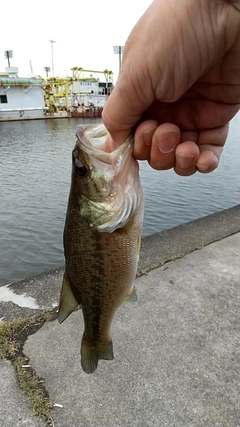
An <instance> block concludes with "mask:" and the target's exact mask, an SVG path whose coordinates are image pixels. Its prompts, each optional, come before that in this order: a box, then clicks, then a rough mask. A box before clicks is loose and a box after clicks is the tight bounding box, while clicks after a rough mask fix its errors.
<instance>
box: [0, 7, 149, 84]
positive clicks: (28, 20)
mask: <svg viewBox="0 0 240 427" xmlns="http://www.w3.org/2000/svg"><path fill="white" fill-rule="evenodd" d="M150 4H151V0H138V1H134V0H127V1H126V0H121V1H120V0H119V1H117V0H115V1H114V0H85V1H83V0H69V1H68V2H60V1H57V0H41V1H39V2H37V1H30V0H12V1H11V2H8V3H7V2H6V1H5V2H3V4H2V5H1V37H0V71H1V72H2V71H5V67H6V66H7V60H6V59H4V51H5V50H13V58H12V59H11V60H10V63H11V66H17V67H18V68H19V76H27V75H30V73H31V69H30V61H31V63H32V68H33V74H35V75H39V74H40V75H43V74H44V70H43V68H44V66H49V67H51V44H50V42H49V39H53V40H56V43H54V69H55V76H57V75H59V76H63V75H66V74H67V73H68V74H69V73H70V69H71V68H72V67H74V66H77V67H82V68H87V69H92V70H105V69H106V68H107V69H108V70H112V71H113V72H114V80H115V81H116V78H117V74H118V55H114V54H113V45H124V44H125V41H126V39H127V36H128V34H129V32H130V31H131V29H132V28H133V26H134V25H135V23H136V22H137V20H138V19H139V18H140V16H141V15H142V14H143V13H144V11H145V10H146V9H147V8H148V6H149V5H150Z"/></svg>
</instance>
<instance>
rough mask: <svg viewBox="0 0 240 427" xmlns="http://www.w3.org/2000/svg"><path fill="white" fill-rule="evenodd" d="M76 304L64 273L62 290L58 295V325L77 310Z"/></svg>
mask: <svg viewBox="0 0 240 427" xmlns="http://www.w3.org/2000/svg"><path fill="white" fill-rule="evenodd" d="M78 305H79V304H78V302H77V301H76V299H75V297H74V295H73V293H72V290H71V287H70V283H69V279H68V274H67V272H66V271H65V273H64V275H63V282H62V289H61V295H60V303H59V310H58V321H59V323H62V322H64V320H66V319H67V317H68V316H69V315H70V314H71V313H72V312H73V311H75V310H76V309H77V307H78Z"/></svg>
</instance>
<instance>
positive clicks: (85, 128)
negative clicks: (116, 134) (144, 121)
mask: <svg viewBox="0 0 240 427" xmlns="http://www.w3.org/2000/svg"><path fill="white" fill-rule="evenodd" d="M76 136H77V138H78V143H79V144H80V146H81V148H82V149H83V150H84V151H85V152H86V153H87V154H88V155H89V156H91V157H92V158H94V159H96V160H98V161H100V162H102V163H105V164H109V165H115V164H116V163H117V162H118V161H119V158H120V157H121V163H122V162H124V159H123V158H122V157H123V156H124V158H126V157H128V155H129V150H131V151H132V150H133V143H132V141H133V136H132V135H129V136H128V138H127V139H126V141H124V142H123V143H122V144H121V145H119V146H118V147H117V148H115V149H114V150H112V151H111V152H106V151H104V150H101V149H100V148H98V147H97V145H94V139H95V138H96V139H97V138H98V139H100V138H102V139H103V140H102V143H101V145H103V144H104V142H105V141H106V139H107V138H108V137H109V138H111V136H110V134H109V132H108V130H107V129H106V128H105V126H104V125H103V124H100V125H99V126H93V125H77V127H76ZM99 145H100V144H99ZM128 147H129V148H128Z"/></svg>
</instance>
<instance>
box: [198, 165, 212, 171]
mask: <svg viewBox="0 0 240 427" xmlns="http://www.w3.org/2000/svg"><path fill="white" fill-rule="evenodd" d="M196 167H197V169H198V170H199V171H203V172H205V171H207V170H208V169H209V165H198V164H196Z"/></svg>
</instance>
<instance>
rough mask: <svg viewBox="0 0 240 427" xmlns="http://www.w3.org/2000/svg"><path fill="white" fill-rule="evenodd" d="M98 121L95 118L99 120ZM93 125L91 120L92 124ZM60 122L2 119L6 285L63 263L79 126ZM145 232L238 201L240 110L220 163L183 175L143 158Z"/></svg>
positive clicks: (1, 265)
mask: <svg viewBox="0 0 240 427" xmlns="http://www.w3.org/2000/svg"><path fill="white" fill-rule="evenodd" d="M99 121H100V119H95V122H96V123H97V122H99ZM91 122H92V123H93V120H92V121H91ZM80 123H89V120H87V119H55V120H39V121H26V122H9V123H1V124H0V286H2V285H4V284H8V283H11V282H14V281H18V280H21V279H23V278H26V277H29V276H31V275H35V274H38V273H41V272H43V271H47V270H50V269H52V268H55V267H58V266H60V265H63V263H64V257H63V248H62V230H63V226H64V218H65V213H66V205H67V199H68V193H69V186H70V175H71V151H72V148H73V146H74V143H75V128H76V125H77V124H80ZM140 173H141V180H142V184H143V187H144V190H145V219H144V228H143V236H147V235H150V234H153V233H156V232H158V231H161V230H165V229H168V228H171V227H174V226H176V225H179V224H183V223H185V222H187V221H190V220H193V219H196V218H200V217H203V216H205V215H208V214H211V213H214V212H217V211H221V210H222V209H225V208H229V207H231V206H234V205H236V204H238V203H239V200H240V114H238V115H237V116H236V117H235V118H234V119H233V121H232V124H231V128H230V133H229V137H228V141H227V145H226V147H225V149H224V152H223V155H222V159H221V163H220V166H219V167H218V169H217V170H216V171H214V172H213V173H211V174H209V175H202V174H199V173H197V174H195V175H194V176H191V177H180V176H177V175H176V174H175V173H174V172H173V171H171V170H170V171H161V172H160V171H154V170H153V169H151V168H150V167H149V166H148V164H147V163H146V162H141V163H140Z"/></svg>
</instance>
